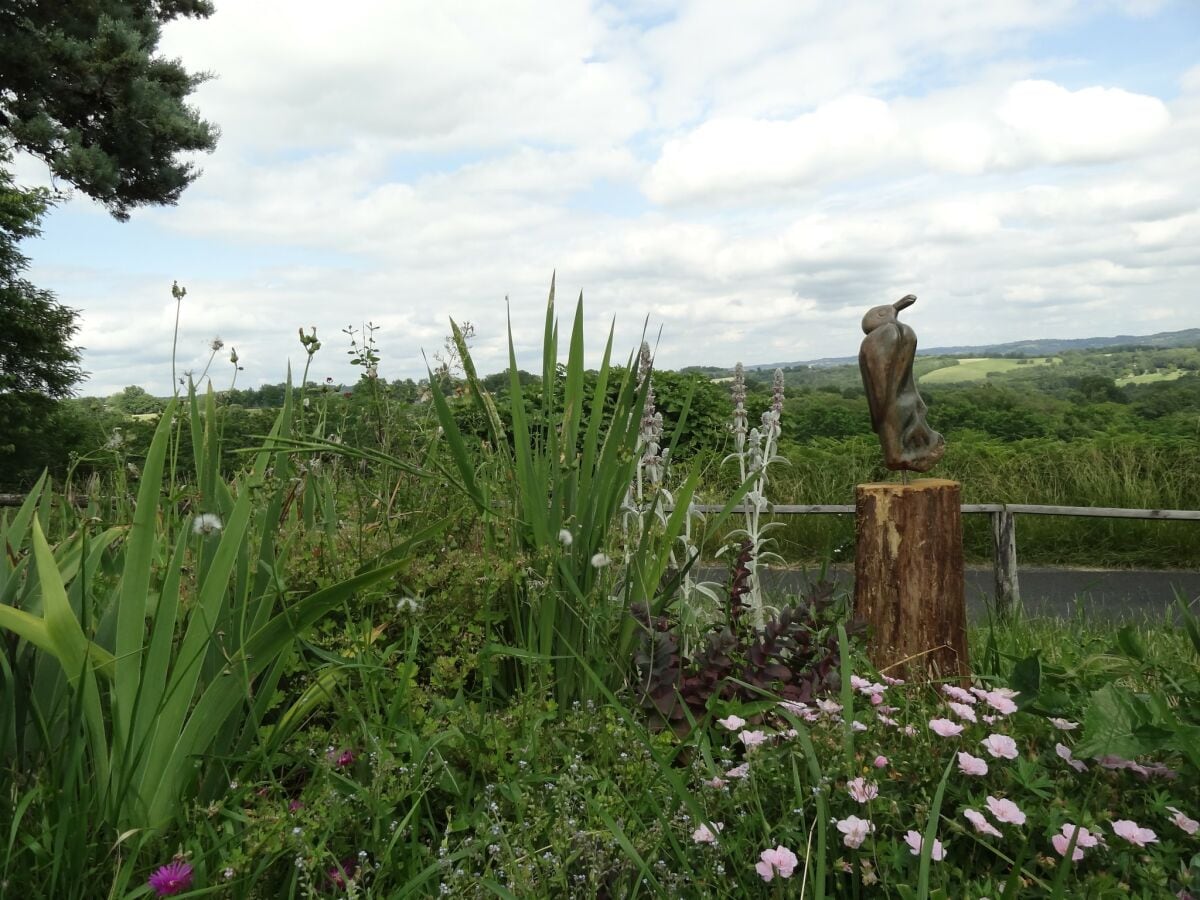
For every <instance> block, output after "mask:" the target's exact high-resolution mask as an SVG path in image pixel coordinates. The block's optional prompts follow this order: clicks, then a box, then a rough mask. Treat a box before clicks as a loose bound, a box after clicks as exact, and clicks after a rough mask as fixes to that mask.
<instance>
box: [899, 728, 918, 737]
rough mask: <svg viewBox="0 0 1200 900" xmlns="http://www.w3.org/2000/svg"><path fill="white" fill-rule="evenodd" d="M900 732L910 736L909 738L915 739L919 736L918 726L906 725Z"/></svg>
mask: <svg viewBox="0 0 1200 900" xmlns="http://www.w3.org/2000/svg"><path fill="white" fill-rule="evenodd" d="M900 730H901V731H903V732H904V734H906V735H908V736H909V737H915V736H916V734H917V726H916V725H905V726H904V727H903V728H902V729H900Z"/></svg>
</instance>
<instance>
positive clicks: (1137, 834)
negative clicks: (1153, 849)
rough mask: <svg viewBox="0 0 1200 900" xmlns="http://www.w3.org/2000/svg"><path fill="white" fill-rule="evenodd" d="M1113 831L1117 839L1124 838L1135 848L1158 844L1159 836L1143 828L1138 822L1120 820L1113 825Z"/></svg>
mask: <svg viewBox="0 0 1200 900" xmlns="http://www.w3.org/2000/svg"><path fill="white" fill-rule="evenodd" d="M1112 830H1113V832H1114V833H1115V834H1116V835H1117V837H1123V838H1125V840H1127V841H1129V843H1131V844H1133V845H1134V846H1135V847H1145V846H1146V845H1147V844H1157V843H1158V835H1156V834H1155V833H1154V832H1153V831H1151V830H1150V829H1149V828H1142V827H1141V826H1139V825H1138V823H1137V822H1133V821H1131V820H1129V819H1118V820H1117V821H1116V822H1113V823H1112Z"/></svg>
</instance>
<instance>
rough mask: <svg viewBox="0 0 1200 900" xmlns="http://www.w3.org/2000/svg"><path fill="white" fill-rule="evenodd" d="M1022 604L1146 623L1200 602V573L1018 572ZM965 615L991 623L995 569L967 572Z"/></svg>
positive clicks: (848, 577)
mask: <svg viewBox="0 0 1200 900" xmlns="http://www.w3.org/2000/svg"><path fill="white" fill-rule="evenodd" d="M818 575H819V572H818V570H817V569H815V568H812V569H807V570H805V569H767V570H766V571H765V572H764V573H763V585H764V587H765V588H766V590H767V591H768V593H773V594H779V593H781V592H782V593H784V594H796V593H799V592H800V590H801V588H802V587H803V586H804V585H805V584H807V583H810V582H811V581H813V580H815V579H816V578H817V576H818ZM828 576H829V577H830V578H832V579H833V580H834V582H835V583H836V584H837V585H838V587H839V588H840V589H842V590H846V591H850V590H853V587H854V571H853V569H851V568H848V567H845V566H838V567H835V568H831V569H830V570H829V572H828ZM698 577H699V578H701V579H707V580H712V581H717V582H722V583H723V582H724V581H725V580H726V579H727V578H728V574H727V570H725V569H707V568H706V569H704V570H702V571H701V572H700V573H698ZM1019 581H1020V591H1021V603H1022V605H1023V606H1024V608H1025V611H1026V613H1027V614H1029V615H1033V616H1061V617H1070V616H1074V615H1077V614H1080V613H1082V614H1083V615H1084V616H1086V617H1089V618H1097V619H1106V620H1110V621H1111V620H1118V619H1131V620H1134V621H1138V620H1142V619H1145V618H1147V617H1151V618H1157V617H1159V616H1161V615H1162V614H1163V612H1164V611H1165V610H1166V609H1167V608H1168V607H1170V606H1172V605H1173V604H1174V602H1175V596H1176V594H1177V593H1178V594H1180V595H1182V596H1183V598H1184V600H1185V601H1200V572H1181V571H1168V572H1162V571H1144V570H1130V569H1119V570H1114V569H1066V568H1026V567H1021V568H1020V569H1019ZM966 582H967V614H968V616H969V617H970V618H971V620H972V621H981V620H984V619H986V618H987V608H988V605H989V604H990V603H992V601H993V600H994V598H995V586H994V584H993V582H992V569H991V567H976V566H971V567H968V568H967V571H966Z"/></svg>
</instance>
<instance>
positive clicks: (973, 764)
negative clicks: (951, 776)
mask: <svg viewBox="0 0 1200 900" xmlns="http://www.w3.org/2000/svg"><path fill="white" fill-rule="evenodd" d="M958 770H959V771H960V772H962V773H963V774H964V775H986V774H987V773H988V764H987V761H986V760H983V759H980V758H979V757H978V756H972V755H971V754H970V753H965V752H960V753H959V754H958Z"/></svg>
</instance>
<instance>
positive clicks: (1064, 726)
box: [1050, 717, 1079, 731]
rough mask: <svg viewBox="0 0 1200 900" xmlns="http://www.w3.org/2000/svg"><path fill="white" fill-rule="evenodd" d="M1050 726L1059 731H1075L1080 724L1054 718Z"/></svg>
mask: <svg viewBox="0 0 1200 900" xmlns="http://www.w3.org/2000/svg"><path fill="white" fill-rule="evenodd" d="M1050 724H1051V725H1053V726H1054V727H1055V728H1057V729H1058V730H1059V731H1074V730H1075V729H1076V728H1078V727H1079V723H1078V722H1070V721H1068V720H1066V719H1057V718H1053V717H1052V718H1051V719H1050Z"/></svg>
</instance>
